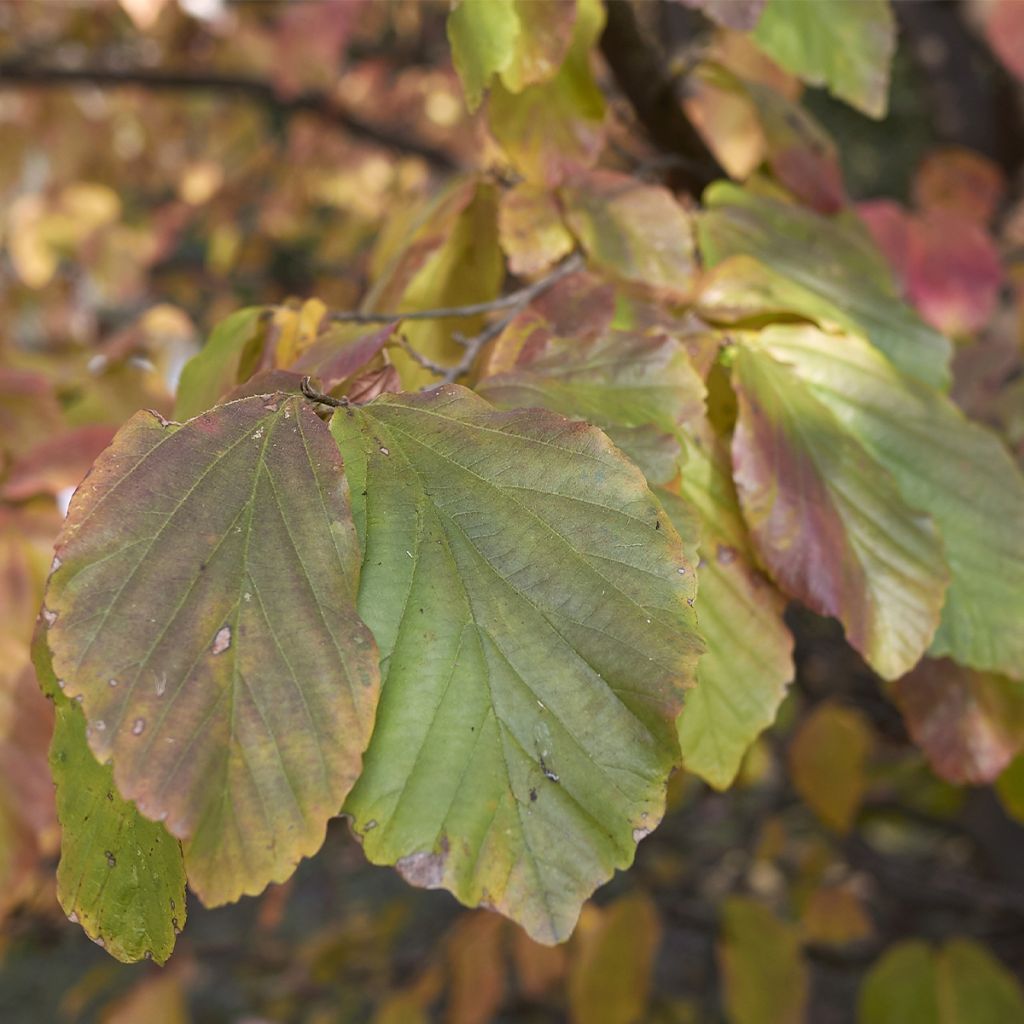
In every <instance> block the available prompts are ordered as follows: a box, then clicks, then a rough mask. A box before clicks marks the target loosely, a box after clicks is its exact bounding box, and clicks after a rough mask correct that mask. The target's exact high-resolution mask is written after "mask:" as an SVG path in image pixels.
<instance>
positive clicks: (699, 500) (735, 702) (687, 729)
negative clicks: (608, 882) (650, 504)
mask: <svg viewBox="0 0 1024 1024" xmlns="http://www.w3.org/2000/svg"><path fill="white" fill-rule="evenodd" d="M680 485H681V492H682V495H683V497H684V498H686V499H687V501H688V502H689V504H690V505H691V506H692V507H693V508H695V509H696V510H697V513H698V517H699V522H700V553H701V560H700V562H699V563H698V565H697V581H698V587H697V616H698V622H699V623H700V629H701V633H702V634H703V636H704V639H705V641H706V643H707V648H708V649H707V651H706V652H705V653H704V654H703V655H702V656H701V659H700V661H699V662H698V663H697V686H696V687H695V688H694V690H693V691H692V692H691V693H690V694H688V695H687V698H686V709H685V711H684V712H683V714H682V715H680V716H679V723H678V726H679V730H678V731H679V748H680V750H681V751H682V754H683V765H684V767H685V768H686V770H687V771H689V772H692V773H694V774H695V775H699V776H700V777H701V778H702V779H704V781H705V782H707V783H709V784H710V785H712V786H714V787H715V788H716V789H727V788H728V787H729V786H730V785H732V782H733V780H734V779H735V778H736V774H737V772H739V769H740V765H741V763H742V760H743V757H744V755H745V754H746V752H747V750H748V749H749V748H750V745H751V744H752V743H753V742H754V740H755V739H756V738H757V737H758V736H759V735H760V734H761V733H762V732H763V731H764V730H765V729H767V728H768V726H770V725H771V724H772V722H774V721H775V714H776V712H777V711H778V709H779V705H780V704H781V703H782V701H783V699H784V697H785V695H786V687H787V685H788V684H789V682H790V681H791V680H792V678H793V675H794V668H793V637H792V635H791V634H790V632H789V629H788V628H787V627H786V624H785V622H784V621H783V618H782V613H783V611H784V610H785V607H786V602H785V599H784V598H783V597H782V595H781V594H780V593H779V592H778V591H777V590H776V589H775V588H774V587H773V586H772V585H771V584H770V583H769V581H768V580H767V579H766V578H765V577H764V576H763V575H762V574H761V573H760V572H758V570H757V568H756V567H755V563H754V559H753V555H752V554H751V552H750V550H749V539H748V537H747V532H746V527H745V526H744V525H743V520H742V517H741V515H740V510H739V506H738V504H737V497H736V491H735V489H734V487H733V485H732V479H731V475H730V471H729V464H728V455H727V453H725V452H723V451H721V450H720V449H719V448H718V447H717V446H716V445H715V444H714V443H713V442H712V441H710V440H709V441H706V442H702V443H697V442H695V441H691V442H690V443H688V444H687V448H686V459H685V462H684V463H683V467H682V475H681V477H680ZM663 503H664V504H665V509H666V511H667V512H668V513H669V515H670V516H672V517H673V518H674V515H675V510H676V508H677V505H676V504H675V503H673V502H669V501H665V500H664V499H663ZM676 525H677V528H678V525H679V524H678V523H677V524H676Z"/></svg>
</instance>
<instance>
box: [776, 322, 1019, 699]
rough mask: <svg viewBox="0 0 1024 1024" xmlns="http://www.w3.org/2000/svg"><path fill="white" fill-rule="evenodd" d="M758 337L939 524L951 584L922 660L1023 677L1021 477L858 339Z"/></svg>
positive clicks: (948, 409)
mask: <svg viewBox="0 0 1024 1024" xmlns="http://www.w3.org/2000/svg"><path fill="white" fill-rule="evenodd" d="M759 338H760V341H759V344H760V345H761V346H762V347H763V348H764V349H765V351H767V352H770V353H771V354H772V355H773V356H774V357H775V358H777V359H780V360H783V361H785V362H786V364H787V365H788V366H789V368H790V372H791V373H792V374H793V375H794V376H795V377H797V378H799V380H800V381H801V383H802V386H804V387H806V388H807V389H808V390H809V392H810V393H811V394H812V395H813V396H814V399H815V400H816V401H818V402H821V403H822V404H823V405H824V406H827V407H828V409H829V410H831V412H832V414H833V415H834V416H835V417H836V419H837V420H838V421H839V422H840V423H841V424H842V425H843V427H844V429H845V430H846V431H848V432H849V433H850V434H851V435H853V436H854V437H856V438H857V439H858V441H859V442H861V443H862V444H863V445H864V446H865V447H866V448H867V449H868V450H869V451H870V452H871V455H872V456H873V457H874V458H875V459H876V460H877V461H878V463H879V464H880V465H881V466H883V467H884V468H885V469H886V470H888V472H889V473H891V474H892V475H893V477H894V478H895V479H896V481H897V483H898V485H899V487H900V490H901V492H902V493H903V495H904V496H905V498H906V500H907V501H908V502H909V503H910V504H911V505H913V506H915V507H917V508H922V509H927V510H928V512H929V514H930V515H931V517H932V518H933V519H934V520H935V522H936V524H937V525H938V527H939V530H940V532H941V534H942V540H943V544H944V547H945V557H946V560H947V561H948V563H949V567H950V569H951V570H952V580H951V583H950V587H949V591H948V592H947V595H946V603H945V606H944V607H943V609H942V622H941V624H940V626H939V629H938V632H937V633H936V635H935V639H934V641H933V642H932V645H931V648H930V651H929V653H930V654H932V655H933V656H935V657H940V656H949V657H952V658H954V659H956V660H957V661H959V662H962V663H963V664H966V665H970V666H972V667H974V668H977V669H982V670H989V671H994V672H1001V673H1003V674H1004V675H1007V676H1010V677H1011V678H1013V679H1021V678H1024V629H1021V623H1022V622H1024V529H1022V528H1021V524H1024V478H1022V476H1021V474H1020V471H1019V470H1018V469H1017V468H1016V466H1015V465H1014V462H1013V459H1012V458H1011V457H1010V454H1009V453H1008V452H1007V451H1006V449H1005V448H1004V447H1003V445H1002V444H1001V442H1000V441H999V440H998V439H997V438H996V437H995V435H993V434H991V433H990V432H989V431H987V430H985V429H984V428H982V427H979V426H977V425H975V424H973V423H970V422H969V421H968V420H966V419H965V418H964V416H963V415H962V413H961V412H960V411H959V410H958V409H957V408H956V406H955V405H954V404H953V403H952V402H951V401H950V400H949V399H948V398H946V397H945V396H943V395H939V394H936V393H935V392H934V391H932V390H931V389H930V388H927V387H923V386H922V385H920V384H919V383H918V382H916V381H914V380H913V379H911V378H909V377H907V376H905V375H904V374H901V373H899V372H898V371H897V370H896V369H895V368H894V367H893V366H892V365H891V364H890V363H888V362H887V361H886V360H885V359H884V358H883V357H882V356H880V355H879V353H878V352H876V351H875V350H874V349H872V348H871V346H870V345H867V344H865V343H864V342H863V341H861V340H860V339H859V338H852V337H842V338H835V337H830V336H828V335H824V334H821V333H820V332H818V331H815V330H813V329H811V328H799V327H773V328H769V329H768V330H765V331H762V332H761V333H760V335H759Z"/></svg>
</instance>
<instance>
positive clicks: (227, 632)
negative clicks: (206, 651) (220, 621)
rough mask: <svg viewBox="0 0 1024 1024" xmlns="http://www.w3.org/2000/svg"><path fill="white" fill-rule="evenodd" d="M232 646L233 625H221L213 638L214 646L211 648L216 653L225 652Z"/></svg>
mask: <svg viewBox="0 0 1024 1024" xmlns="http://www.w3.org/2000/svg"><path fill="white" fill-rule="evenodd" d="M230 646H231V627H230V626H221V627H220V629H218V630H217V635H216V636H215V637H214V638H213V647H211V648H210V650H211V651H212V652H213V653H214V654H223V653H224V652H225V651H226V650H227V649H228V648H229V647H230Z"/></svg>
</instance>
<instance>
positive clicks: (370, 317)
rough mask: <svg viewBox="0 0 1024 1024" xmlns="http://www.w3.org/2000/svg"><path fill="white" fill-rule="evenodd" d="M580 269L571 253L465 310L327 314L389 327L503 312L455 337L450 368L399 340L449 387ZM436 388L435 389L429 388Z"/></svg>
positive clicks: (576, 255) (345, 320)
mask: <svg viewBox="0 0 1024 1024" xmlns="http://www.w3.org/2000/svg"><path fill="white" fill-rule="evenodd" d="M582 267H583V257H582V256H581V255H580V254H579V253H573V254H572V256H570V257H569V258H568V259H566V260H564V261H563V262H562V263H560V264H559V265H558V266H557V267H555V269H554V270H552V271H551V273H550V274H548V275H546V276H545V277H542V278H540V280H538V281H534V282H533V284H528V285H526V287H524V288H519V289H518V290H516V291H514V292H509V294H508V295H502V296H500V297H499V298H497V299H491V300H490V301H489V302H474V303H472V304H471V305H468V306H448V307H447V308H441V309H423V310H419V311H417V312H414V313H329V314H328V317H329V319H331V320H335V321H339V322H341V323H362V324H373V323H389V322H391V321H394V320H446V319H448V318H450V317H471V316H479V315H480V314H482V313H494V312H499V311H502V310H503V311H504V315H503V316H500V317H498V319H497V320H493V321H492V322H491V323H489V324H488V325H487V326H486V327H484V328H483V330H481V331H480V332H479V334H474V335H472V336H471V337H466V336H464V335H462V334H458V333H457V334H455V335H453V337H454V338H455V340H456V341H457V342H458V343H459V344H460V345H461V346H462V350H463V351H462V355H461V357H460V358H459V360H458V362H457V363H454V364H453V365H452V366H442V365H441V364H440V363H435V362H434V361H433V360H432V359H429V358H428V357H427V356H425V355H423V354H422V353H420V352H417V351H416V350H415V349H414V348H412V346H411V345H410V344H409V343H408V342H407V341H406V340H405V339H404V338H403V339H402V347H403V348H404V349H405V351H406V352H407V353H408V354H409V355H410V356H411V357H412V358H413V359H415V360H416V362H417V363H419V364H420V366H422V367H423V368H424V369H425V370H429V371H430V372H431V373H432V374H434V375H435V376H436V377H439V378H440V381H439V383H440V384H453V383H455V381H456V380H457V379H458V378H459V377H461V376H462V375H463V374H464V373H468V372H469V371H470V370H471V369H472V368H473V363H474V362H475V361H476V357H477V356H478V355H479V354H480V352H481V350H482V349H483V347H484V345H486V344H487V343H488V342H489V341H492V340H493V339H494V338H496V337H497V336H498V335H499V334H501V332H502V331H503V330H504V329H505V328H506V327H507V326H508V325H509V324H510V323H511V322H512V320H514V319H515V317H516V316H518V314H519V313H520V312H521V311H522V310H523V309H525V308H526V307H527V306H528V305H529V304H530V303H531V302H532V301H533V300H534V299H536V298H538V297H539V296H541V295H543V294H544V293H545V292H546V291H548V290H549V289H550V288H552V287H553V286H554V285H555V284H557V283H558V282H559V281H561V280H562V278H563V277H568V276H569V275H570V274H574V273H575V272H576V271H577V270H580V269H581V268H582ZM430 386H431V387H436V386H437V385H434V384H432V385H430Z"/></svg>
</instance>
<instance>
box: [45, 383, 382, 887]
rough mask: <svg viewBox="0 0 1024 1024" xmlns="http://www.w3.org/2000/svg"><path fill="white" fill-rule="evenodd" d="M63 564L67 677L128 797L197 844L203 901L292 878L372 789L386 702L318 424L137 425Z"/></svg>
mask: <svg viewBox="0 0 1024 1024" xmlns="http://www.w3.org/2000/svg"><path fill="white" fill-rule="evenodd" d="M56 552H57V553H56V560H55V569H54V572H53V574H52V576H51V577H50V582H49V585H48V588H47V594H46V606H45V611H44V613H43V615H44V618H45V619H46V621H47V623H48V625H49V627H50V628H49V636H48V639H49V645H50V649H51V650H52V652H53V662H54V669H55V671H56V674H57V677H58V678H59V679H61V680H64V682H65V686H64V692H65V694H66V695H67V696H69V697H79V698H81V700H82V702H83V704H82V706H83V709H84V711H85V717H86V720H87V722H88V725H89V744H90V747H91V749H92V751H93V753H94V754H95V756H96V757H97V758H98V759H100V760H101V761H104V760H106V759H108V758H113V761H114V780H115V783H116V785H117V789H118V791H119V792H120V793H121V794H122V795H123V796H124V797H125V798H127V799H129V800H132V801H133V802H134V803H135V804H136V805H137V806H138V808H139V810H140V811H141V812H142V813H143V814H144V815H145V816H146V817H149V818H151V819H154V820H158V821H162V822H165V823H166V827H167V829H168V831H169V832H170V833H171V834H172V835H174V836H176V837H178V838H180V839H182V840H183V841H185V858H186V866H187V869H188V876H189V883H190V885H191V886H192V888H193V889H194V890H195V891H196V892H197V893H198V895H199V896H200V898H201V899H203V901H204V902H206V903H208V904H217V903H223V902H228V901H230V900H234V899H237V898H238V897H239V896H240V895H242V894H243V893H256V892H259V891H260V890H261V889H263V887H264V886H265V885H266V884H267V883H268V882H272V881H283V880H284V879H285V878H287V877H288V875H290V874H291V872H292V870H293V869H294V867H295V864H296V863H297V861H298V860H299V859H300V858H301V857H303V856H308V855H309V854H312V853H314V852H315V851H316V850H317V849H318V848H319V846H320V844H321V843H322V841H323V837H324V830H325V828H326V823H327V819H328V818H329V817H331V816H332V815H334V814H336V813H337V811H338V809H339V808H340V806H341V804H342V801H343V800H344V798H345V795H346V794H347V792H348V790H349V788H350V787H351V785H352V783H353V781H354V780H355V778H356V776H357V775H358V774H359V770H360V763H361V754H362V751H363V749H364V748H365V746H366V744H367V742H368V739H369V734H370V730H371V727H372V722H373V714H374V706H375V703H376V696H377V660H376V650H375V648H374V644H373V641H372V638H371V637H370V635H369V633H368V632H367V630H366V628H365V627H364V626H363V624H362V623H361V622H360V620H359V619H358V617H357V616H356V613H355V607H354V599H355V594H356V586H357V582H358V569H359V566H358V549H357V546H356V538H355V534H354V531H353V529H352V522H351V518H350V514H349V507H348V499H347V495H346V488H345V483H344V479H343V477H342V476H341V465H340V461H339V458H338V454H337V448H336V446H335V445H334V442H333V441H332V440H331V438H330V437H329V435H328V433H327V429H326V427H325V426H324V424H323V422H322V421H321V420H320V419H319V418H318V417H317V416H316V415H315V413H314V412H313V411H312V410H311V409H310V408H309V407H308V406H307V405H306V404H305V403H304V402H303V401H302V400H300V399H298V398H286V397H284V396H261V397H254V398H246V399H242V400H240V401H237V402H232V403H230V404H228V405H223V406H219V407H217V408H216V409H214V410H212V411H211V412H209V413H205V414H203V415H202V416H200V417H198V418H196V419H193V420H190V421H189V422H188V423H186V424H184V425H178V424H173V423H167V422H164V421H161V420H160V419H159V418H158V417H156V416H154V415H153V414H151V413H139V414H138V415H136V416H135V417H134V418H133V419H132V420H130V421H129V422H128V424H126V426H125V427H123V428H122V429H121V431H119V433H118V435H117V437H116V438H115V440H114V443H113V444H112V446H111V447H110V448H109V449H107V451H106V452H105V453H104V454H103V455H102V456H101V457H100V458H99V460H98V461H97V463H96V465H95V466H94V467H93V470H92V473H91V474H90V476H89V477H88V478H87V480H86V481H85V483H84V484H83V485H82V486H81V487H80V488H79V490H78V492H77V494H76V495H75V498H74V500H73V502H72V505H71V509H70V511H69V513H68V519H67V522H66V524H65V527H64V530H63V531H62V533H61V537H60V539H59V540H58V543H57V548H56ZM298 631H301V636H302V642H301V643H295V642H294V636H295V635H296V633H297V632H298Z"/></svg>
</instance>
